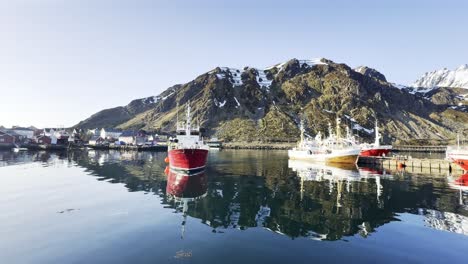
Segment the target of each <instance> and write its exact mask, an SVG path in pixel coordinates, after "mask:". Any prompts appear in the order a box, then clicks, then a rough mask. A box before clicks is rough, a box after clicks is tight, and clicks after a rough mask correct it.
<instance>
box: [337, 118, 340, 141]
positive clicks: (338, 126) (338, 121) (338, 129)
mask: <svg viewBox="0 0 468 264" xmlns="http://www.w3.org/2000/svg"><path fill="white" fill-rule="evenodd" d="M340 123H341V118H339V117H337V118H336V137H337V138H341V131H340Z"/></svg>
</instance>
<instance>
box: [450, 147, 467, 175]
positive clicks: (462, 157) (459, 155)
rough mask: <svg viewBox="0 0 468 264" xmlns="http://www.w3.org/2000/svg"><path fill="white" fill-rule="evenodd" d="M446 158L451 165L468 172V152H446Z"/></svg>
mask: <svg viewBox="0 0 468 264" xmlns="http://www.w3.org/2000/svg"><path fill="white" fill-rule="evenodd" d="M447 158H448V159H449V160H450V161H452V162H453V163H455V164H457V165H458V166H460V167H461V168H462V169H463V170H468V151H467V150H452V151H447Z"/></svg>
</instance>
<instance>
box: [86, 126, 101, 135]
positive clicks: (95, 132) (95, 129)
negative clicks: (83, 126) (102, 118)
mask: <svg viewBox="0 0 468 264" xmlns="http://www.w3.org/2000/svg"><path fill="white" fill-rule="evenodd" d="M86 134H88V135H93V136H96V135H99V134H100V132H99V129H97V128H93V129H88V131H86Z"/></svg>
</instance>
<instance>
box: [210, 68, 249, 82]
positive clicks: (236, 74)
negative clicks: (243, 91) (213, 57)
mask: <svg viewBox="0 0 468 264" xmlns="http://www.w3.org/2000/svg"><path fill="white" fill-rule="evenodd" d="M221 70H222V73H219V74H216V77H217V78H218V79H224V78H228V79H229V81H230V82H231V83H232V85H233V86H241V85H242V84H243V83H242V78H241V75H242V72H241V70H239V69H235V68H229V67H221Z"/></svg>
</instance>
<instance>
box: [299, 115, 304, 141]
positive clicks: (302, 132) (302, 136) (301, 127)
mask: <svg viewBox="0 0 468 264" xmlns="http://www.w3.org/2000/svg"><path fill="white" fill-rule="evenodd" d="M300 129H301V142H304V119H301V126H300Z"/></svg>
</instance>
